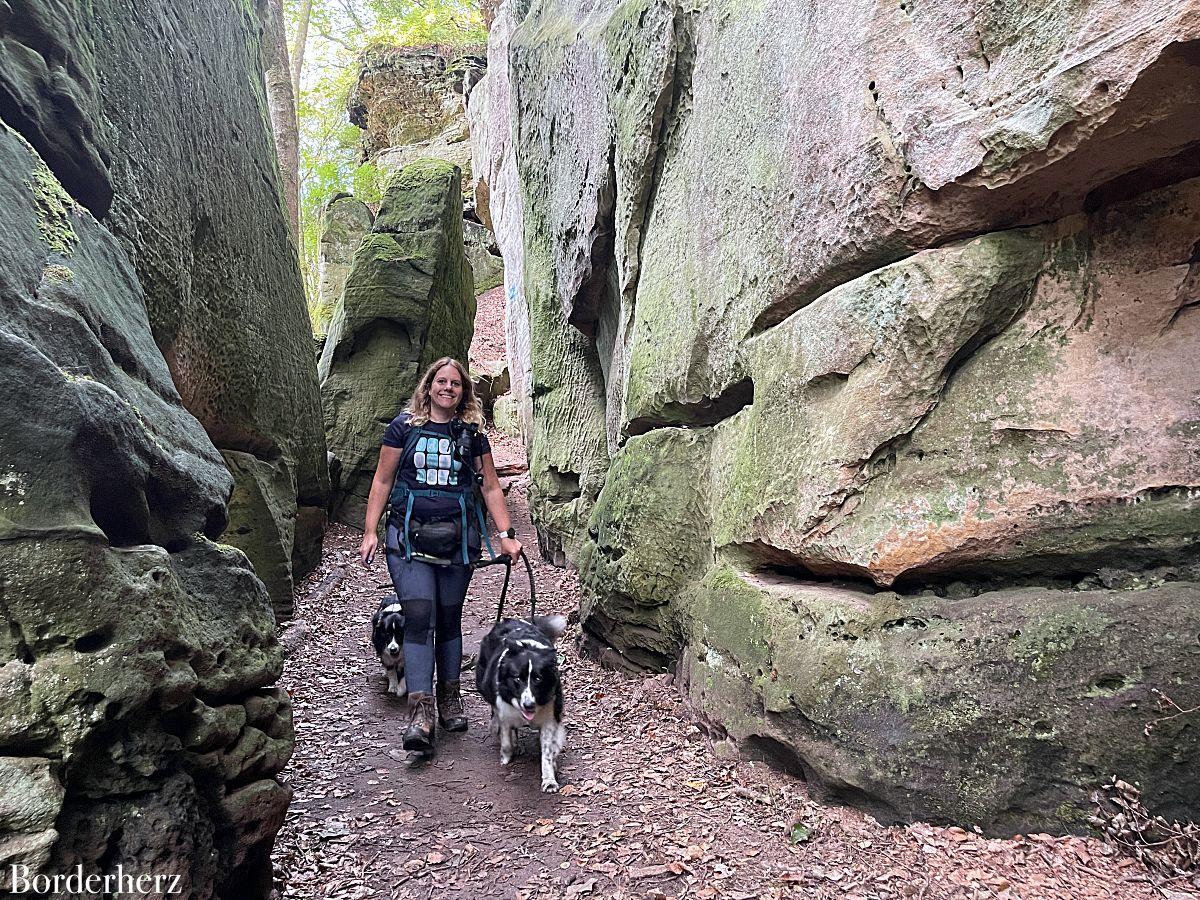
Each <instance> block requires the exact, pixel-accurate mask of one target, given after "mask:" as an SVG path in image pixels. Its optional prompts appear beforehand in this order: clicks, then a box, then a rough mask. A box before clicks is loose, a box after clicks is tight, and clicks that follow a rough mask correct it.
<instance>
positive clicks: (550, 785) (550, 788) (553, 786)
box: [542, 781, 558, 794]
mask: <svg viewBox="0 0 1200 900" xmlns="http://www.w3.org/2000/svg"><path fill="white" fill-rule="evenodd" d="M542 793H543V794H557V793H558V782H557V781H543V782H542Z"/></svg>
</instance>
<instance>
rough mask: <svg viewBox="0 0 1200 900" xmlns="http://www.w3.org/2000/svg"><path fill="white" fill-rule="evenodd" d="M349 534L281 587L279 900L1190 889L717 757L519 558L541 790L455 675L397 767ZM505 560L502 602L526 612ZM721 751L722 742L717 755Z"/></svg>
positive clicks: (366, 575) (490, 593)
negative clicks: (302, 577) (549, 654)
mask: <svg viewBox="0 0 1200 900" xmlns="http://www.w3.org/2000/svg"><path fill="white" fill-rule="evenodd" d="M510 508H511V509H512V510H513V513H514V522H515V523H516V525H517V528H518V532H519V536H520V538H521V540H522V541H523V543H524V544H525V545H526V546H527V547H534V546H536V538H535V537H534V534H533V529H532V526H531V524H530V521H529V515H528V509H527V505H526V496H525V486H524V485H523V484H522V483H521V482H519V481H518V482H516V483H514V484H513V485H512V487H511V490H510ZM358 541H359V535H358V533H357V532H355V531H353V530H351V529H349V528H346V527H343V526H334V527H333V528H331V530H330V532H329V534H328V536H327V538H326V553H325V558H324V560H323V562H322V564H321V566H320V567H319V568H318V569H317V571H315V572H313V573H312V575H310V576H309V578H308V579H307V581H306V583H305V584H304V585H303V586H302V587H301V588H300V589H299V590H298V591H297V598H296V603H297V616H298V617H301V618H303V620H304V623H305V626H306V627H307V629H309V630H310V632H311V633H310V634H309V636H308V639H307V641H306V642H305V643H304V644H303V646H301V647H300V648H299V649H298V650H297V651H296V652H294V653H293V654H292V655H291V656H290V657H289V658H288V660H287V664H286V667H285V671H284V676H283V679H282V683H283V684H284V686H285V687H286V688H287V690H288V692H289V693H290V694H291V697H292V702H293V706H294V710H295V727H296V751H295V755H294V756H293V758H292V761H291V763H290V765H289V766H288V768H287V769H286V770H285V772H284V775H283V779H284V780H285V781H286V783H287V784H288V786H289V787H291V789H292V790H293V791H294V794H295V797H294V800H293V803H292V806H291V809H290V810H289V813H288V817H287V820H286V822H285V823H284V826H283V829H282V830H281V832H280V834H279V838H278V840H277V842H276V847H275V855H274V861H275V873H276V880H277V891H278V894H279V896H280V898H285V900H310V898H311V900H317V898H322V900H359V898H376V897H383V898H418V897H421V898H426V897H433V896H437V897H439V898H459V897H461V898H472V900H474V898H478V897H481V896H482V897H508V898H515V900H530V898H534V897H571V898H584V897H613V898H634V897H637V898H648V900H652V898H659V900H668V898H676V900H680V898H684V897H693V898H697V900H710V898H711V900H717V898H722V900H748V898H760V897H762V898H782V897H805V898H834V897H838V898H841V897H848V898H858V900H893V898H895V900H905V898H920V900H924V898H930V900H934V898H970V900H984V898H996V900H1017V898H1026V900H1044V898H1046V900H1049V898H1064V900H1067V898H1070V900H1093V898H1095V900H1099V898H1105V900H1108V898H1129V900H1140V898H1162V897H1180V898H1182V897H1186V896H1196V895H1197V892H1196V885H1195V884H1193V883H1192V882H1191V881H1187V880H1178V881H1175V882H1163V880H1162V879H1161V877H1160V876H1158V875H1156V874H1155V873H1153V872H1152V871H1151V870H1149V869H1147V868H1146V867H1145V866H1143V865H1142V864H1141V863H1140V862H1138V861H1137V860H1136V859H1133V858H1130V857H1129V856H1127V855H1124V854H1122V853H1120V852H1118V851H1117V850H1116V849H1115V848H1114V847H1112V846H1110V845H1108V844H1106V843H1103V842H1101V841H1098V840H1095V839H1091V838H1081V837H1070V836H1067V837H1052V836H1050V835H1044V834H1034V835H1017V836H1015V837H1013V838H1010V839H1004V840H1000V839H994V838H987V837H984V836H983V835H981V834H979V833H977V832H974V831H968V830H965V829H962V828H957V827H941V826H934V825H928V824H923V823H916V824H912V825H908V826H904V827H884V826H883V825H880V824H879V823H878V822H876V821H875V820H874V819H872V818H871V817H870V816H867V815H864V814H862V813H860V812H857V811H855V810H852V809H848V808H843V807H834V806H822V805H820V804H818V803H816V802H814V801H813V800H812V799H810V798H809V796H808V792H807V789H806V786H805V784H804V783H803V782H802V781H800V780H798V779H796V778H793V777H790V776H789V775H787V774H784V773H781V772H778V771H776V770H774V769H772V768H770V767H768V766H766V765H765V764H763V763H759V762H753V761H747V760H741V759H728V758H723V757H724V756H727V755H728V753H727V752H725V751H724V749H723V747H714V745H713V744H712V743H711V742H710V740H709V738H708V737H707V735H706V733H705V731H704V730H703V729H702V728H700V727H698V726H697V724H696V723H695V722H694V721H693V718H692V715H691V713H690V711H689V709H688V707H687V705H686V704H685V702H684V700H683V698H682V697H681V696H680V694H679V692H678V691H677V690H676V686H675V685H674V684H673V683H672V680H671V677H670V676H668V675H657V676H629V675H627V674H624V673H621V672H617V671H611V670H608V669H605V668H601V667H600V666H599V665H598V664H597V663H596V662H595V661H593V659H592V658H590V657H588V656H585V655H583V654H581V652H580V651H579V649H578V647H577V642H578V639H579V637H580V629H579V626H578V621H577V620H578V614H577V610H578V606H579V586H578V582H577V581H576V579H575V576H574V575H573V574H571V573H566V572H563V571H562V570H559V569H555V568H553V567H552V566H550V565H548V564H546V563H544V562H542V561H541V560H540V559H537V558H536V553H535V554H534V556H535V558H534V559H533V560H532V562H533V565H534V572H535V578H536V583H537V594H538V608H539V611H542V612H562V613H565V614H568V615H569V616H570V621H571V625H570V627H569V629H568V632H567V634H566V635H564V637H563V638H562V639H560V645H559V648H560V651H561V660H562V663H561V669H562V678H563V682H564V686H565V689H566V695H567V704H566V709H567V715H566V718H567V727H568V737H567V745H566V750H565V751H564V753H563V756H562V758H561V760H560V772H559V781H560V783H561V784H562V785H563V787H562V790H561V792H560V793H559V794H557V795H548V794H542V793H541V791H540V789H539V788H540V780H539V777H538V750H537V739H536V733H534V732H532V731H530V732H528V733H524V734H522V735H521V743H520V747H521V755H520V756H519V757H518V759H517V760H516V761H515V762H514V764H513V765H512V766H511V767H510V768H509V769H508V770H506V769H505V768H503V767H501V766H500V764H499V761H498V759H497V756H498V753H497V750H496V748H495V745H494V740H493V739H492V738H491V737H490V736H489V735H488V734H487V718H488V712H487V710H486V708H485V706H484V704H483V702H482V700H481V699H480V698H479V697H478V695H476V694H475V693H474V692H473V684H472V681H471V679H472V677H473V673H471V672H469V671H468V672H464V675H463V678H464V689H465V690H466V691H467V693H468V696H467V708H468V717H469V719H470V729H469V731H468V732H467V733H466V734H462V735H448V734H444V733H439V735H438V752H437V753H436V755H435V756H434V757H433V759H432V761H431V762H430V763H429V764H428V765H426V766H424V767H422V768H417V769H409V768H407V767H406V766H405V764H404V762H403V760H404V753H403V750H402V749H401V747H400V735H401V732H402V731H403V726H404V704H403V703H402V702H401V701H399V700H397V699H395V698H393V697H390V696H387V695H385V694H384V687H385V685H386V682H385V679H384V676H383V674H382V670H381V669H380V668H379V665H378V662H377V661H376V659H375V656H374V653H373V651H372V649H371V646H370V636H369V620H370V617H371V614H372V613H373V612H374V610H375V608H376V607H377V605H378V603H379V601H380V599H382V598H383V597H384V596H386V595H387V594H388V593H389V592H390V590H391V585H390V582H389V581H388V579H387V575H386V572H385V571H384V569H383V567H382V564H381V563H378V562H377V563H376V566H375V567H374V568H373V569H369V570H368V569H363V568H362V567H361V566H360V565H359V564H358V561H357V547H358ZM519 574H520V573H519V572H517V573H514V576H513V584H512V587H511V588H510V597H509V601H508V604H507V610H508V611H509V612H510V613H512V614H523V613H524V612H526V611H527V609H528V606H527V603H528V599H527V589H526V588H525V585H524V579H523V578H521V577H518V576H519ZM502 577H503V576H502V573H501V572H500V569H499V567H493V568H490V569H485V570H481V571H480V572H478V573H477V574H476V576H475V579H474V581H473V582H472V584H471V589H470V592H469V594H468V600H467V605H466V608H465V612H464V622H463V629H464V636H465V646H466V649H467V652H468V653H471V652H473V651H474V649H475V648H476V647H477V646H478V641H479V639H480V638H481V637H482V635H483V634H484V633H485V632H486V630H487V628H488V627H490V625H491V623H492V620H493V619H494V616H495V605H494V604H495V602H496V599H497V596H498V593H499V585H500V581H501V580H502ZM718 754H720V755H718Z"/></svg>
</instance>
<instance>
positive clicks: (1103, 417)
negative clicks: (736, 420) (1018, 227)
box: [713, 179, 1200, 585]
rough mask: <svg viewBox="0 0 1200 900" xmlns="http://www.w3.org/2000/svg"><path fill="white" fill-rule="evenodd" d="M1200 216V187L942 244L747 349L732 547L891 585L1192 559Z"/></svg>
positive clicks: (728, 467) (823, 302)
mask: <svg viewBox="0 0 1200 900" xmlns="http://www.w3.org/2000/svg"><path fill="white" fill-rule="evenodd" d="M1197 217H1200V179H1193V180H1190V181H1185V182H1182V183H1181V184H1179V185H1176V186H1173V187H1170V188H1165V189H1162V190H1160V191H1155V192H1149V193H1147V194H1144V195H1142V196H1141V197H1139V198H1138V199H1136V200H1133V201H1127V202H1124V203H1121V204H1116V205H1113V206H1111V207H1109V208H1107V209H1106V210H1105V211H1104V213H1103V215H1097V216H1095V217H1093V218H1091V219H1085V218H1084V217H1075V218H1071V219H1066V220H1063V221H1062V222H1059V223H1057V224H1056V225H1055V226H1054V227H1053V228H1047V229H1038V230H1035V231H1029V232H1023V231H1011V232H999V233H996V234H991V235H985V236H983V237H980V238H975V239H973V240H971V241H968V242H966V243H963V244H958V245H954V246H950V247H944V248H939V249H936V250H928V251H925V252H923V253H919V254H916V255H914V256H912V257H910V258H909V259H906V260H904V261H903V262H899V263H895V264H893V265H891V266H886V267H884V268H882V269H879V270H877V271H875V272H872V273H871V274H869V275H865V276H863V277H861V278H859V279H856V280H855V281H852V282H849V283H848V284H846V285H843V286H842V287H840V288H838V289H836V290H834V291H831V292H830V293H828V294H826V295H824V296H823V297H821V298H819V299H818V300H816V301H815V302H813V303H812V304H810V305H809V306H807V307H805V308H804V309H803V310H801V311H800V312H798V313H796V314H795V315H794V316H792V317H791V318H789V319H788V320H787V321H785V322H783V323H781V324H780V325H778V326H776V327H774V328H772V329H770V330H768V331H767V332H765V333H764V334H763V335H761V336H760V337H758V338H756V339H755V340H753V341H751V342H749V343H748V345H747V352H746V358H747V360H748V363H747V365H748V369H749V371H750V372H751V374H752V377H753V381H754V402H753V404H752V406H751V408H750V409H749V410H748V411H747V415H746V417H745V422H744V425H743V427H744V433H743V436H742V439H741V440H738V441H735V442H731V443H730V444H729V445H728V446H727V447H726V446H724V445H723V447H722V451H721V454H720V456H719V457H714V463H713V464H714V468H715V469H717V470H718V474H717V475H716V476H714V477H715V481H716V487H715V488H714V493H715V500H714V502H715V504H716V512H715V518H716V522H717V524H716V533H717V542H718V544H719V545H723V546H731V547H739V548H744V549H745V551H746V552H747V553H749V554H751V555H752V556H753V557H754V558H756V559H759V560H762V561H764V562H771V563H772V564H784V565H793V566H800V567H803V568H805V569H807V570H809V571H812V572H817V573H823V574H844V575H853V576H856V577H865V578H870V579H872V580H873V581H875V582H876V583H877V584H880V585H888V584H892V583H893V582H897V581H901V582H903V581H905V580H907V581H909V582H910V583H911V582H914V581H919V580H920V579H923V578H928V577H931V576H936V577H945V576H946V575H947V574H948V573H953V572H969V573H975V574H979V573H990V574H997V575H1005V574H1007V575H1014V574H1015V575H1021V576H1025V575H1031V574H1038V573H1041V574H1044V575H1049V576H1053V575H1055V574H1056V573H1059V572H1064V571H1075V572H1087V571H1092V572H1094V571H1096V570H1097V568H1099V567H1102V566H1112V565H1117V566H1119V567H1129V568H1137V567H1139V566H1146V565H1156V564H1163V563H1169V562H1175V561H1178V560H1179V559H1180V558H1183V557H1186V558H1191V555H1193V554H1194V548H1195V546H1196V545H1197V543H1198V542H1200V504H1198V502H1197V499H1196V496H1195V490H1194V488H1195V486H1196V485H1197V483H1198V479H1200V407H1197V406H1196V404H1195V403H1194V401H1193V400H1192V395H1193V388H1192V381H1193V379H1192V378H1191V376H1190V374H1189V372H1188V364H1187V363H1186V362H1185V360H1187V359H1189V358H1193V357H1194V356H1195V354H1196V353H1198V352H1200V319H1198V318H1197V317H1195V316H1188V315H1186V313H1185V314H1183V315H1180V313H1179V310H1180V299H1179V298H1180V296H1181V293H1180V291H1181V290H1183V291H1184V293H1186V290H1187V289H1186V287H1184V285H1186V284H1187V279H1188V277H1189V276H1188V275H1187V267H1186V266H1183V267H1181V266H1180V264H1179V261H1180V260H1182V259H1188V258H1189V255H1190V254H1191V253H1192V248H1193V245H1194V244H1195V242H1196V239H1197V237H1200V235H1197V232H1196V228H1195V224H1194V223H1195V221H1196V219H1197ZM1151 385H1153V387H1151Z"/></svg>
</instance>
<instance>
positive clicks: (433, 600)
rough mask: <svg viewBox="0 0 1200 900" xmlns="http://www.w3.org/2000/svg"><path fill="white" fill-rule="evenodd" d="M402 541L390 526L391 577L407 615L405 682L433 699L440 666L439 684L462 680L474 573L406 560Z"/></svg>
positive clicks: (411, 688)
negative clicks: (466, 606) (464, 617)
mask: <svg viewBox="0 0 1200 900" xmlns="http://www.w3.org/2000/svg"><path fill="white" fill-rule="evenodd" d="M398 538H399V532H398V530H397V528H396V526H395V525H392V524H389V525H388V527H387V532H386V536H385V541H386V544H385V546H386V547H387V551H388V552H387V553H386V557H387V567H388V573H389V574H390V575H391V576H392V586H393V587H394V588H395V589H396V597H397V598H398V599H399V600H400V605H401V607H402V608H403V611H404V678H405V681H406V682H407V683H408V689H409V691H410V692H420V693H431V692H432V691H433V669H434V663H435V660H436V664H437V675H438V681H439V682H444V681H458V679H459V674H460V670H461V668H462V610H463V601H464V600H465V599H466V596H467V585H468V584H470V582H471V575H472V574H473V573H474V570H473V569H472V568H471V567H470V566H461V565H459V566H438V565H433V564H431V563H427V562H421V561H419V560H415V559H414V560H405V558H404V549H403V547H402V546H400V544H399V543H398Z"/></svg>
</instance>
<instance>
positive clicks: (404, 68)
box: [348, 47, 487, 187]
mask: <svg viewBox="0 0 1200 900" xmlns="http://www.w3.org/2000/svg"><path fill="white" fill-rule="evenodd" d="M360 62H361V65H360V68H359V73H358V81H357V82H356V83H355V86H354V89H353V90H352V91H351V93H350V98H349V102H348V107H349V111H350V121H351V122H352V123H353V124H354V125H357V126H358V127H359V128H361V129H362V130H363V136H362V156H363V159H364V160H369V161H371V162H373V163H375V164H376V165H377V166H379V167H380V168H382V169H384V170H386V171H389V172H395V171H398V170H400V169H402V168H404V167H405V166H406V165H408V164H409V163H410V162H412V161H414V160H417V159H443V160H445V161H446V162H449V163H453V164H454V165H456V166H458V167H459V169H460V170H461V171H462V172H463V174H464V176H465V178H466V186H467V187H469V186H470V181H471V132H470V129H469V127H468V125H467V115H466V113H467V97H468V95H469V94H470V91H471V88H472V86H474V85H475V84H476V83H477V82H478V81H479V80H480V78H482V77H483V74H484V72H486V71H487V59H486V58H484V57H482V56H475V55H472V54H470V53H467V54H460V55H456V56H447V55H445V54H443V53H440V52H438V51H437V50H436V49H423V48H418V47H380V48H374V49H370V50H368V51H366V52H365V53H364V54H363V55H362V59H361V61H360Z"/></svg>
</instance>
